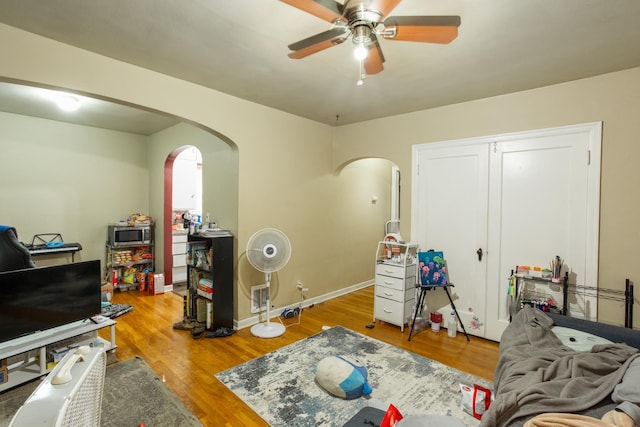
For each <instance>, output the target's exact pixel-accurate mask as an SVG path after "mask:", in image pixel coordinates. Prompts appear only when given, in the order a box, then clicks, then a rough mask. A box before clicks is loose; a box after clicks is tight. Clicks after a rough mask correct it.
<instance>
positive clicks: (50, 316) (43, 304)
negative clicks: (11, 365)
mask: <svg viewBox="0 0 640 427" xmlns="http://www.w3.org/2000/svg"><path fill="white" fill-rule="evenodd" d="M100 278H101V276H100V261H99V260H93V261H82V262H75V263H71V264H63V265H54V266H50V267H36V268H27V269H24V270H14V271H5V272H1V273H0V342H4V341H9V340H12V339H15V338H18V337H20V336H23V335H27V334H31V333H35V332H39V331H43V330H46V329H51V328H55V327H57V326H61V325H64V324H67V323H72V322H76V321H78V320H86V319H89V318H90V317H91V316H95V315H96V314H100V311H101V302H100V300H101V298H100Z"/></svg>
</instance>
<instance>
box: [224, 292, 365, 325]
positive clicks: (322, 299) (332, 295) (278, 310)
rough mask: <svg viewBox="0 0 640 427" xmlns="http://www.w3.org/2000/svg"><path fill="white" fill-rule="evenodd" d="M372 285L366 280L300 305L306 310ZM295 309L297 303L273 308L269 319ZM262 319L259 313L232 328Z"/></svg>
mask: <svg viewBox="0 0 640 427" xmlns="http://www.w3.org/2000/svg"><path fill="white" fill-rule="evenodd" d="M372 285H373V280H368V281H366V282H361V283H357V284H355V285H351V286H347V287H346V288H342V289H338V290H335V291H332V292H329V293H326V294H324V295H319V296H317V297H313V298H307V299H305V300H304V302H303V303H302V308H307V307H310V306H312V305H316V304H320V303H323V302H325V301H328V300H330V299H333V298H338V297H340V296H342V295H346V294H349V293H351V292H355V291H358V290H360V289H364V288H366V287H369V286H372ZM296 307H298V303H293V304H289V305H286V306H282V307H274V308H272V309H271V318H275V317H278V316H280V314H281V313H282V312H283V311H284V310H285V309H287V308H296ZM371 310H372V314H373V307H371ZM263 318H264V316H263V315H262V313H259V314H258V315H256V316H251V317H248V318H246V319H242V320H234V322H233V326H234V328H235V329H244V328H248V327H250V326H253V325H255V324H256V323H259V322H260V321H262V320H264V319H263Z"/></svg>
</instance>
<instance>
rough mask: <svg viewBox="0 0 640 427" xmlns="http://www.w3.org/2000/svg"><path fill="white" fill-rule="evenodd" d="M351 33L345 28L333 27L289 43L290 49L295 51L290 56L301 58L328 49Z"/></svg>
mask: <svg viewBox="0 0 640 427" xmlns="http://www.w3.org/2000/svg"><path fill="white" fill-rule="evenodd" d="M349 34H350V33H349V32H348V31H345V29H344V28H332V29H331V30H329V31H325V32H323V33H319V34H316V35H315V36H311V37H308V38H306V39H304V40H300V41H298V42H295V43H293V44H290V45H289V49H291V50H294V51H295V52H291V53H289V58H293V59H300V58H304V57H305V56H309V55H311V54H313V53H316V52H320V51H321V50H325V49H328V48H330V47H332V46H335V45H338V44H340V43H342V42H343V41H345V40H346V39H347V37H349Z"/></svg>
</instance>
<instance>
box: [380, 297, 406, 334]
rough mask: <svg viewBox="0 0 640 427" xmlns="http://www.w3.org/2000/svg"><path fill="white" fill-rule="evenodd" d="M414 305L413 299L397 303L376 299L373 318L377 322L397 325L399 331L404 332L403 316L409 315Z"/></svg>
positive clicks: (404, 320) (404, 319)
mask: <svg viewBox="0 0 640 427" xmlns="http://www.w3.org/2000/svg"><path fill="white" fill-rule="evenodd" d="M414 304H415V300H413V299H410V300H408V301H405V302H398V301H392V300H390V299H386V298H376V301H375V309H374V310H375V313H374V316H375V318H376V319H378V320H382V321H385V322H389V323H391V324H394V325H398V326H400V328H401V330H404V324H405V322H406V320H407V319H406V318H405V315H408V314H410V313H411V310H412V309H413V305H414Z"/></svg>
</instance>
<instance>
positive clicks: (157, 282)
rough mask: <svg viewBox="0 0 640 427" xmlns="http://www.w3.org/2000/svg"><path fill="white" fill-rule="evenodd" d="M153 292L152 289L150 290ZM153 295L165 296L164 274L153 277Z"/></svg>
mask: <svg viewBox="0 0 640 427" xmlns="http://www.w3.org/2000/svg"><path fill="white" fill-rule="evenodd" d="M149 291H151V289H149ZM152 293H153V295H158V294H164V274H162V273H159V274H154V275H153V292H152Z"/></svg>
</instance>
